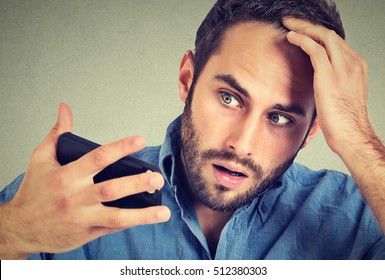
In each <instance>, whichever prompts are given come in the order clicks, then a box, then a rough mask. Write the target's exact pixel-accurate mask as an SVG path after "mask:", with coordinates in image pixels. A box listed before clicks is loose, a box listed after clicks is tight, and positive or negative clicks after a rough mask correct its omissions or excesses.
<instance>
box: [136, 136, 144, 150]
mask: <svg viewBox="0 0 385 280" xmlns="http://www.w3.org/2000/svg"><path fill="white" fill-rule="evenodd" d="M134 142H135V145H136V146H137V147H139V148H141V147H144V145H145V143H146V141H145V140H144V138H143V137H141V136H137V137H136V138H135V141H134Z"/></svg>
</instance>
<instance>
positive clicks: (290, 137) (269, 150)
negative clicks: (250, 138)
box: [259, 126, 307, 165]
mask: <svg viewBox="0 0 385 280" xmlns="http://www.w3.org/2000/svg"><path fill="white" fill-rule="evenodd" d="M306 132H307V130H306V128H304V127H299V128H289V129H281V128H275V127H271V126H269V128H268V129H266V135H265V136H264V137H263V139H264V141H263V145H261V148H260V151H259V153H260V155H262V154H263V158H264V159H265V161H266V162H270V163H271V164H274V165H276V164H280V163H282V162H284V161H286V160H288V159H289V158H291V157H293V156H294V155H295V154H296V153H297V152H298V150H299V149H300V148H301V146H302V143H303V140H304V138H305V135H306Z"/></svg>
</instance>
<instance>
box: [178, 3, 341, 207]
mask: <svg viewBox="0 0 385 280" xmlns="http://www.w3.org/2000/svg"><path fill="white" fill-rule="evenodd" d="M313 2H314V3H315V2H317V3H318V2H319V1H309V0H307V1H291V0H289V1H283V0H281V1H266V0H265V1H261V0H259V1H258V0H255V1H236V0H228V1H218V3H217V4H216V5H215V6H214V8H213V9H212V10H211V11H210V13H209V15H208V17H207V18H206V19H205V21H204V22H203V23H202V26H203V27H202V26H201V27H200V29H199V31H198V35H197V49H196V53H195V57H194V56H193V54H192V53H191V52H188V53H186V55H185V56H184V58H183V60H182V62H181V69H180V75H179V91H180V96H181V99H182V100H183V101H184V102H185V103H186V106H185V111H184V114H183V120H182V160H183V161H184V167H185V172H186V174H187V178H188V181H189V186H190V191H191V193H192V195H193V196H195V199H196V200H197V201H199V202H202V203H203V204H205V205H206V206H208V207H210V208H212V209H214V210H221V211H227V210H235V209H237V208H239V207H241V206H242V205H245V204H247V203H248V202H250V201H251V200H252V199H253V198H254V197H256V196H258V195H259V194H260V193H261V192H263V191H264V190H266V189H267V188H269V187H271V186H272V185H273V184H274V183H275V182H276V181H277V179H278V178H279V177H280V176H281V175H282V174H283V173H284V172H285V170H286V169H287V168H288V167H289V166H290V165H291V163H292V162H293V160H294V158H295V156H296V155H297V153H298V151H299V150H300V149H301V148H302V147H303V146H304V145H305V144H306V143H307V142H308V141H309V140H310V139H311V138H312V137H313V136H314V135H315V133H316V131H317V124H316V122H315V123H313V121H314V115H315V104H314V96H313V69H312V66H311V63H310V60H309V58H308V57H307V55H305V54H304V53H303V52H302V51H301V50H300V49H299V48H297V47H295V46H293V45H291V44H290V43H289V42H288V41H287V39H286V31H287V30H285V29H284V28H283V25H282V23H281V17H283V16H297V17H298V16H299V17H305V18H308V19H309V20H311V21H312V22H316V23H321V24H323V21H322V22H321V21H316V20H315V19H314V18H313V17H312V16H309V17H306V13H307V12H308V11H309V9H310V10H312V13H310V15H315V14H317V11H318V10H317V9H314V7H321V6H322V7H324V6H325V5H321V6H320V5H315V4H314V3H313ZM285 4H286V5H285ZM319 9H321V11H318V13H321V12H324V8H319ZM290 10H292V11H293V12H290ZM283 11H285V12H283ZM300 12H301V13H300ZM333 13H335V12H333ZM259 15H263V16H259ZM333 16H334V14H333ZM268 18H270V20H268ZM322 18H323V20H324V21H325V22H327V20H328V19H329V18H332V17H325V16H322ZM214 22H215V24H214ZM332 22H333V21H332ZM334 25H336V26H340V25H339V24H333V26H334ZM328 27H329V28H330V25H328ZM210 28H212V29H213V30H210ZM337 30H338V32H340V31H341V30H342V29H341V30H339V29H337ZM341 35H342V36H343V31H342V33H341ZM202 40H203V41H202ZM201 41H202V42H201ZM210 47H211V48H210Z"/></svg>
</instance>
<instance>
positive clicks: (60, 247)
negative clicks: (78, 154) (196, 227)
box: [0, 104, 170, 259]
mask: <svg viewBox="0 0 385 280" xmlns="http://www.w3.org/2000/svg"><path fill="white" fill-rule="evenodd" d="M71 129H72V114H71V110H70V108H69V107H68V106H67V105H66V104H60V107H59V116H58V121H57V123H56V125H55V127H54V128H53V129H52V130H51V132H50V133H49V135H48V136H47V137H46V139H45V140H44V141H43V142H42V143H41V144H40V145H39V146H38V147H37V148H36V149H35V151H34V152H33V154H32V157H31V161H30V164H29V167H28V170H27V172H26V174H25V177H24V180H23V182H22V184H21V186H20V189H19V191H18V192H17V194H16V195H15V197H14V198H13V199H12V200H11V201H10V202H9V203H7V204H5V205H3V206H1V207H0V219H1V220H2V221H1V223H0V227H1V228H0V230H1V231H0V257H1V259H5V258H11V259H15V258H26V257H28V256H29V255H30V254H32V253H35V252H52V253H56V252H65V251H69V250H72V249H75V248H77V247H80V246H82V245H83V244H85V243H87V242H90V241H92V240H94V239H96V238H98V237H100V236H102V235H105V234H108V233H111V232H116V231H120V230H122V229H125V228H129V227H133V226H137V225H142V224H152V223H158V222H165V221H167V220H168V219H169V218H170V210H169V209H168V208H167V207H164V206H157V207H149V208H145V209H118V208H112V207H106V206H103V205H102V204H101V202H106V201H112V200H115V199H118V198H121V197H124V196H127V195H131V194H135V193H140V192H143V191H149V190H155V189H159V188H161V187H162V186H163V184H164V180H163V177H162V176H161V175H160V174H158V173H144V174H140V175H135V176H128V177H122V178H117V179H113V180H109V181H105V182H102V183H99V184H94V182H93V177H94V176H95V175H96V174H97V173H98V172H99V171H101V170H102V169H103V168H105V167H106V166H108V165H110V164H111V163H113V162H115V161H117V160H119V159H120V158H122V157H124V156H126V155H128V154H131V153H134V152H136V151H139V150H141V149H142V148H143V147H144V145H145V143H144V139H143V138H142V137H129V138H126V139H123V140H120V141H117V142H114V143H112V144H108V145H104V146H101V147H99V148H97V149H95V150H94V151H92V152H90V153H88V154H86V155H85V156H83V157H82V158H80V159H79V160H77V161H74V162H71V163H69V164H68V165H65V166H61V165H60V164H59V163H58V162H57V160H56V143H57V139H58V137H59V136H60V135H61V134H62V133H64V132H67V131H71Z"/></svg>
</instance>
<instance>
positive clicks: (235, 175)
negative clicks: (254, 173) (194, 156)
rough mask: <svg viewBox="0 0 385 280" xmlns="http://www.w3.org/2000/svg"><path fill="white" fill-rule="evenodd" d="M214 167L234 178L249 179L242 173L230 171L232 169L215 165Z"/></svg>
mask: <svg viewBox="0 0 385 280" xmlns="http://www.w3.org/2000/svg"><path fill="white" fill-rule="evenodd" d="M214 167H215V168H216V169H218V170H219V171H222V172H225V173H227V174H229V175H230V176H234V177H247V176H246V175H245V174H243V173H240V172H236V171H233V170H230V169H227V168H225V167H223V166H220V165H215V164H214Z"/></svg>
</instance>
